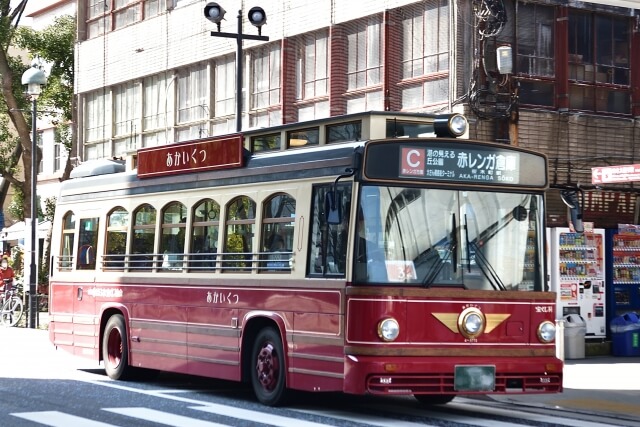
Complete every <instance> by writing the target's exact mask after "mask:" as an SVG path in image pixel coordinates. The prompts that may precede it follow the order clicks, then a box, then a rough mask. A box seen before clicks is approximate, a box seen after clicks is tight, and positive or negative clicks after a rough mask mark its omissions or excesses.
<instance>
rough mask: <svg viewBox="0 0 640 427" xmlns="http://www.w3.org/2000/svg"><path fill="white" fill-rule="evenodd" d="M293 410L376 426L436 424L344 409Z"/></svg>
mask: <svg viewBox="0 0 640 427" xmlns="http://www.w3.org/2000/svg"><path fill="white" fill-rule="evenodd" d="M292 410H293V411H296V412H300V413H303V414H307V415H315V416H323V417H329V418H335V419H339V420H343V421H351V422H354V423H366V424H369V425H372V426H378V427H425V426H426V427H434V426H435V425H436V424H424V423H413V422H411V421H402V420H398V419H393V418H385V417H376V416H374V415H367V414H364V413H359V414H357V415H355V414H351V413H349V412H346V411H323V410H311V409H295V408H292Z"/></svg>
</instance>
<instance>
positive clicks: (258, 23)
mask: <svg viewBox="0 0 640 427" xmlns="http://www.w3.org/2000/svg"><path fill="white" fill-rule="evenodd" d="M248 17H249V22H251V25H253V26H254V27H257V28H258V35H262V26H263V25H264V24H266V23H267V14H266V13H264V9H263V8H261V7H259V6H255V7H252V8H251V9H249V16H248Z"/></svg>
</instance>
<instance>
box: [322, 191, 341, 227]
mask: <svg viewBox="0 0 640 427" xmlns="http://www.w3.org/2000/svg"><path fill="white" fill-rule="evenodd" d="M324 205H325V216H326V218H325V219H326V221H327V223H328V224H333V225H337V224H341V223H342V210H341V209H340V206H341V205H340V203H338V194H337V192H336V191H335V190H333V191H327V194H325V196H324Z"/></svg>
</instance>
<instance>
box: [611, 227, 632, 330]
mask: <svg viewBox="0 0 640 427" xmlns="http://www.w3.org/2000/svg"><path fill="white" fill-rule="evenodd" d="M606 236H607V240H606V247H607V272H608V274H607V291H608V293H607V303H608V307H607V318H608V322H609V323H610V322H611V321H612V320H613V319H614V318H615V317H618V316H621V315H624V314H627V313H640V226H638V225H630V224H619V225H618V228H617V229H611V230H607V234H606Z"/></svg>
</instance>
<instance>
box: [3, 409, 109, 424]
mask: <svg viewBox="0 0 640 427" xmlns="http://www.w3.org/2000/svg"><path fill="white" fill-rule="evenodd" d="M11 415H13V416H14V417H18V418H22V419H25V420H29V421H33V422H35V423H38V424H42V425H45V426H49V427H73V426H82V427H117V426H115V425H114V424H107V423H103V422H100V421H93V420H90V419H88V418H82V417H76V416H75V415H70V414H65V413H63V412H58V411H41V412H17V413H13V414H11Z"/></svg>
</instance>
